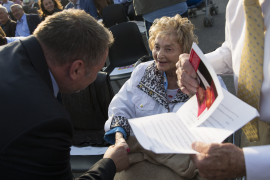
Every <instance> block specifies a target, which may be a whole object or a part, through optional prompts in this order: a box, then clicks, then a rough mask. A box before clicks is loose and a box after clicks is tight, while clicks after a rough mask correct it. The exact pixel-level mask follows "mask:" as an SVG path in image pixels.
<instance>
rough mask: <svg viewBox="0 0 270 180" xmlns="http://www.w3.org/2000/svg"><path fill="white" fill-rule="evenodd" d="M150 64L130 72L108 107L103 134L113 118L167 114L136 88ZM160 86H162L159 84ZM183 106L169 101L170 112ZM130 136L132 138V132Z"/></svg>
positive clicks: (181, 103) (155, 102)
mask: <svg viewBox="0 0 270 180" xmlns="http://www.w3.org/2000/svg"><path fill="white" fill-rule="evenodd" d="M151 63H153V61H149V62H145V63H141V64H140V65H139V66H138V67H136V68H135V69H134V71H133V72H132V74H131V77H130V79H129V80H128V81H127V82H126V83H125V84H124V85H123V86H122V88H121V89H120V91H119V92H118V93H117V94H116V95H115V96H114V98H113V99H112V101H111V103H110V105H109V112H108V117H109V119H108V120H107V121H106V123H105V126H104V130H105V132H107V131H109V130H110V126H111V122H112V117H113V116H121V117H125V118H127V119H131V118H138V117H144V116H150V115H155V114H161V113H167V112H168V109H166V108H165V106H164V105H161V104H160V103H159V102H158V101H157V100H156V99H154V98H152V97H151V96H149V95H148V94H146V93H145V92H143V91H142V90H141V89H139V88H138V87H137V85H138V84H139V82H140V81H141V79H142V77H143V76H144V72H145V69H146V68H147V67H148V66H149V64H151ZM218 78H219V81H220V83H221V86H222V87H223V88H224V89H227V88H226V85H225V84H224V82H223V80H222V79H221V77H218ZM160 86H164V85H163V84H160ZM176 92H177V90H176ZM159 96H161V95H159ZM165 98H167V97H165ZM183 104H184V102H179V101H178V103H171V101H170V102H169V109H170V112H176V111H177V110H178V109H179V108H180V107H181V106H182V105H183ZM130 135H132V136H134V134H133V132H132V130H131V132H130Z"/></svg>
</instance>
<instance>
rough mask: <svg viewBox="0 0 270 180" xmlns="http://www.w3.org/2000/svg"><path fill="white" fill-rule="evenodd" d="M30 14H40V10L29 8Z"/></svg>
mask: <svg viewBox="0 0 270 180" xmlns="http://www.w3.org/2000/svg"><path fill="white" fill-rule="evenodd" d="M28 14H38V9H37V8H36V7H31V8H29V11H28Z"/></svg>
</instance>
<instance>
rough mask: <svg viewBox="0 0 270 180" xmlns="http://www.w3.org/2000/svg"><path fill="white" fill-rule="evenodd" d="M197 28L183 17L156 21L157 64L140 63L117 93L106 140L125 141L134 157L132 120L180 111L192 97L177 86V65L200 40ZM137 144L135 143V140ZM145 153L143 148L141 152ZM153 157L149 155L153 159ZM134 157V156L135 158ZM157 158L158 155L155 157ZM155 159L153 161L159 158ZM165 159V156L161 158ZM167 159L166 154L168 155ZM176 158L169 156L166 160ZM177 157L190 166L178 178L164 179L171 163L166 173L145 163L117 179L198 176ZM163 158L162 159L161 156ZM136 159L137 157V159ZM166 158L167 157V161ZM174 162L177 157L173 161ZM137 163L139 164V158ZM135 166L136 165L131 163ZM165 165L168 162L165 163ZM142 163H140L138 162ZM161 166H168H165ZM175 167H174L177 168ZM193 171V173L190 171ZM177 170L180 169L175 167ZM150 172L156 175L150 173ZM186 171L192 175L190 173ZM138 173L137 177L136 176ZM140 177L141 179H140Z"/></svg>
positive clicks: (151, 41) (152, 44)
mask: <svg viewBox="0 0 270 180" xmlns="http://www.w3.org/2000/svg"><path fill="white" fill-rule="evenodd" d="M193 30H194V26H193V24H191V22H190V21H189V20H188V19H187V18H182V17H181V16H180V15H176V16H174V17H162V18H161V19H156V20H155V22H154V25H153V26H152V27H151V29H150V38H149V46H150V49H151V50H152V52H153V57H154V61H150V62H146V63H142V64H140V65H139V66H138V67H136V68H135V70H134V71H133V73H132V75H131V78H130V79H129V80H128V81H127V82H126V83H125V84H124V85H123V87H122V88H121V90H120V91H119V92H118V94H116V95H115V96H114V98H113V100H112V102H111V104H110V106H109V117H110V118H109V119H108V120H107V122H106V124H105V131H106V134H105V137H104V139H105V140H106V141H107V142H109V143H111V144H114V143H118V142H122V143H124V144H125V146H126V149H127V151H128V152H129V151H131V153H133V154H131V155H134V156H135V154H134V153H136V152H138V151H136V150H134V149H135V148H134V144H132V142H131V143H130V142H128V143H129V145H127V144H126V142H125V140H127V139H128V138H129V136H130V139H129V140H131V139H132V138H134V134H133V132H132V130H131V128H130V125H129V122H128V119H132V118H138V117H143V116H149V115H155V114H160V113H168V112H176V111H177V110H178V109H179V108H180V107H181V106H182V105H183V104H184V103H185V102H186V101H187V100H188V99H189V97H188V96H187V95H186V94H184V93H183V92H182V91H181V90H180V89H179V87H178V85H177V76H176V62H177V61H178V57H179V55H180V54H182V53H188V52H189V51H190V49H191V46H192V43H193V42H195V43H197V37H196V36H195V34H194V33H193ZM133 142H134V141H133ZM141 150H142V151H143V149H141ZM151 155H153V153H152V154H148V156H151ZM134 156H132V157H133V158H134ZM153 156H155V155H153ZM153 156H151V157H152V159H154V158H156V157H157V156H155V157H153ZM161 156H162V155H161ZM164 156H166V155H164ZM168 156H170V157H172V156H173V155H172V154H170V155H167V156H166V157H168ZM177 156H179V157H180V158H179V157H178V158H179V159H177V158H175V159H176V160H177V162H179V164H181V163H182V165H181V167H186V168H184V170H183V171H182V172H181V173H182V174H181V173H178V175H177V176H167V177H164V176H165V175H164V173H165V174H166V172H167V171H168V167H170V163H168V164H169V165H168V166H167V167H164V168H165V169H163V170H164V171H163V170H162V171H159V170H157V169H158V168H160V167H162V166H158V167H157V166H154V167H155V168H153V170H154V171H153V172H154V173H153V172H152V171H151V167H153V164H151V165H150V164H148V165H147V166H145V164H142V165H140V167H139V166H138V165H136V164H135V165H134V166H130V168H129V169H128V170H127V171H125V172H124V173H123V174H122V176H121V175H119V176H116V179H118V178H119V179H134V178H135V179H141V178H143V179H171V178H168V177H172V179H175V178H176V177H177V178H176V179H179V178H180V179H182V178H183V177H184V178H185V179H189V178H193V177H195V176H196V175H197V174H196V172H197V171H196V168H195V166H194V165H193V164H190V163H191V161H190V159H189V156H188V155H177ZM159 157H160V156H159ZM135 159H136V158H135ZM164 159H166V158H164ZM171 159H174V158H171ZM134 161H137V162H138V161H139V160H138V158H137V159H136V160H134ZM131 163H132V162H131ZM164 163H165V162H164ZM137 164H138V163H137ZM160 165H164V164H163V163H161V164H160ZM173 168H174V167H172V169H173ZM188 168H189V170H187V169H188ZM175 169H177V168H175ZM149 171H151V172H152V174H151V173H150V174H149ZM186 172H192V173H190V174H188V173H186ZM135 174H136V176H134V175H135ZM138 177H140V178H138Z"/></svg>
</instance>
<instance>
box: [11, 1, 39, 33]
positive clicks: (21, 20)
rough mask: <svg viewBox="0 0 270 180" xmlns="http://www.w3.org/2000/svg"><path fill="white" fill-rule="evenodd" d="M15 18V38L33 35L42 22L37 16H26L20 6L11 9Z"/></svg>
mask: <svg viewBox="0 0 270 180" xmlns="http://www.w3.org/2000/svg"><path fill="white" fill-rule="evenodd" d="M10 9H11V12H12V14H13V16H14V17H15V18H16V19H17V26H16V31H15V36H16V37H18V36H22V37H27V36H29V35H31V34H33V32H34V30H35V29H36V27H37V25H38V24H39V23H40V22H41V21H40V17H39V16H38V15H37V14H25V13H24V11H23V8H22V6H21V5H19V4H14V5H12V6H11V7H10Z"/></svg>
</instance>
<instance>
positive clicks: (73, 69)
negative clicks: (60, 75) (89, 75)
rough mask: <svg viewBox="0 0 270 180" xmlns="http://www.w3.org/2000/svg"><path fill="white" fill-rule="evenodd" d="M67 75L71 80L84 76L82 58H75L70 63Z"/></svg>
mask: <svg viewBox="0 0 270 180" xmlns="http://www.w3.org/2000/svg"><path fill="white" fill-rule="evenodd" d="M69 76H70V78H71V79H72V80H77V79H79V78H81V77H84V76H85V65H84V63H83V61H82V60H76V61H74V62H73V63H72V64H71V65H70V68H69Z"/></svg>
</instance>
